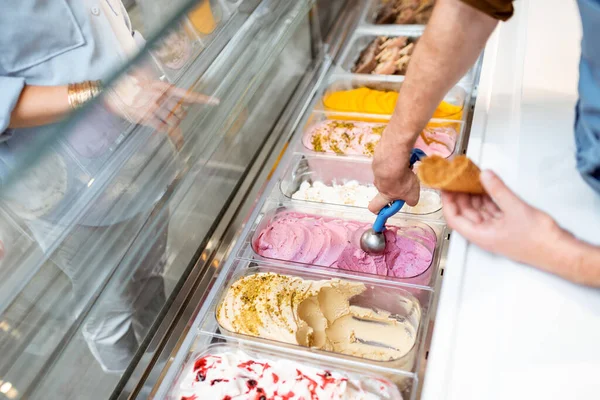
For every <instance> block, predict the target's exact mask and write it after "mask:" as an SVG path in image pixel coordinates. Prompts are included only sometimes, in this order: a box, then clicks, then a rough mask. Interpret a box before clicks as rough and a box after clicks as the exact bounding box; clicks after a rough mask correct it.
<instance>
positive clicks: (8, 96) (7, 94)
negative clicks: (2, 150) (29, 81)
mask: <svg viewBox="0 0 600 400" xmlns="http://www.w3.org/2000/svg"><path fill="white" fill-rule="evenodd" d="M23 87H25V78H13V77H9V76H0V142H3V141H4V140H6V139H7V138H8V137H10V133H9V132H7V129H8V125H9V124H10V115H11V114H12V111H13V110H14V108H15V106H16V105H17V101H18V100H19V97H20V96H21V91H23Z"/></svg>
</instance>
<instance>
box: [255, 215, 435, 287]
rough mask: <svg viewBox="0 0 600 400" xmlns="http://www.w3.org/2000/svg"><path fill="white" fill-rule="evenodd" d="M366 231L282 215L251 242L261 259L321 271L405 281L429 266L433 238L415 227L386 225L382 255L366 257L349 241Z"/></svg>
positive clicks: (346, 224)
mask: <svg viewBox="0 0 600 400" xmlns="http://www.w3.org/2000/svg"><path fill="white" fill-rule="evenodd" d="M370 227H371V225H370V224H365V223H364V222H356V221H347V220H343V219H334V218H326V217H320V216H317V215H309V214H301V213H294V212H289V213H282V214H279V215H277V216H276V217H274V218H273V219H272V220H271V221H269V223H268V225H267V226H266V227H265V228H264V229H263V230H262V231H260V232H258V234H257V236H256V237H255V240H254V243H253V246H254V249H255V251H256V252H257V253H258V254H260V255H261V256H263V257H267V258H273V259H278V260H285V261H294V262H300V263H304V264H312V265H318V266H323V267H332V268H340V269H344V270H350V271H357V272H364V273H370V274H377V275H383V276H393V277H397V278H411V277H415V276H417V275H421V274H422V273H423V272H425V271H426V270H427V269H428V268H429V266H430V265H431V261H432V259H433V252H434V249H435V244H436V236H435V234H434V233H433V231H431V230H430V229H427V228H423V227H419V226H408V227H397V226H388V227H387V230H386V231H385V238H386V250H385V253H384V254H382V255H374V254H368V253H365V252H364V251H362V250H361V249H360V248H359V247H358V241H357V240H356V239H355V238H356V237H357V233H358V236H360V234H361V233H362V232H364V231H365V230H366V229H369V228H370Z"/></svg>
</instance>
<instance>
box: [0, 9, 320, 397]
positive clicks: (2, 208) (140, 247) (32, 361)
mask: <svg viewBox="0 0 600 400" xmlns="http://www.w3.org/2000/svg"><path fill="white" fill-rule="evenodd" d="M104 1H105V3H104V2H103V3H102V7H100V9H99V10H96V9H95V8H93V9H92V10H87V9H86V10H83V9H82V7H80V6H70V7H72V8H73V10H72V11H73V14H74V15H75V16H76V19H77V18H82V19H83V20H84V21H83V22H85V19H86V18H87V19H89V18H91V17H90V16H86V17H85V18H84V17H81V15H82V13H83V12H84V11H85V12H86V13H88V14H89V15H91V16H94V17H96V16H98V17H102V16H107V18H106V20H103V22H106V23H108V24H116V22H115V21H119V23H120V24H121V25H118V26H116V27H115V26H112V25H111V26H109V25H107V26H103V27H101V28H102V29H112V30H114V31H115V35H116V34H117V33H118V32H117V31H118V30H119V29H121V30H123V29H125V32H130V30H129V28H128V24H129V19H127V18H124V16H125V9H124V8H122V7H121V3H120V1H119V0H104ZM164 4H165V2H160V1H158V0H143V1H139V0H138V1H137V2H136V3H133V2H128V4H127V8H128V11H129V15H130V19H131V25H132V27H133V29H134V30H136V31H138V32H142V33H143V34H144V36H145V37H147V38H149V40H148V42H147V43H148V44H147V47H144V50H143V51H141V52H140V54H139V55H137V56H136V60H135V62H134V63H132V64H130V65H129V66H127V67H126V68H124V69H123V71H121V73H120V74H118V75H116V77H115V78H113V79H106V80H105V82H109V83H108V84H106V85H104V86H105V89H104V90H103V92H102V94H101V95H100V96H99V98H98V99H96V100H95V101H94V102H92V103H90V104H87V105H86V106H85V107H83V108H82V110H80V111H78V112H77V113H75V115H74V116H73V117H72V118H70V119H69V120H68V121H65V122H61V123H58V124H52V125H46V126H41V127H36V128H28V129H11V130H7V131H6V132H5V135H4V137H6V136H8V134H12V137H10V138H9V139H8V140H6V141H4V142H2V143H0V147H1V149H0V161H2V162H1V163H0V164H1V165H0V166H1V167H2V169H0V173H1V177H2V183H3V186H2V193H1V199H0V200H1V202H0V224H1V225H0V234H1V235H2V236H1V237H0V240H1V241H2V242H3V244H4V258H3V260H2V261H1V262H0V352H2V354H3V356H2V357H1V358H0V381H1V382H0V398H9V399H13V398H28V399H46V398H61V399H82V398H85V399H96V398H97V399H106V398H108V397H109V396H110V395H111V393H113V391H114V390H115V387H116V386H117V384H118V382H119V380H120V379H121V378H123V379H125V378H126V376H124V374H126V371H127V369H128V368H131V366H132V365H133V364H135V362H137V361H139V359H140V358H141V357H144V353H145V354H146V355H147V354H150V353H152V352H153V350H154V349H147V348H146V346H147V345H146V344H145V342H144V341H145V339H146V338H147V337H148V336H149V334H151V333H152V328H153V326H155V325H156V323H157V322H158V321H159V320H160V317H161V312H163V311H164V310H163V308H164V306H165V304H167V303H168V299H169V298H170V297H171V296H172V295H173V294H174V293H173V291H174V289H175V288H176V286H177V285H178V283H179V282H181V281H182V279H185V277H186V276H187V274H188V273H189V269H190V265H191V262H192V261H193V260H194V258H195V257H197V256H198V255H197V253H198V250H199V249H201V248H202V246H203V244H205V243H203V242H204V240H205V237H207V235H208V234H209V233H210V232H211V230H212V229H213V227H214V226H215V224H216V223H217V222H218V221H219V219H220V216H221V214H222V212H223V211H224V209H225V208H226V207H227V204H228V201H229V198H230V197H231V196H232V195H233V194H234V193H235V191H236V189H237V185H238V184H239V182H240V181H241V179H243V177H244V176H245V174H246V172H247V170H248V169H249V168H250V166H251V165H252V162H253V160H254V157H255V155H256V153H257V152H258V150H259V149H260V148H261V146H262V144H263V143H264V141H265V140H266V138H267V137H268V135H269V133H270V131H271V129H272V127H273V126H274V125H275V123H276V121H277V119H278V118H279V116H280V113H281V112H282V110H283V109H284V107H285V105H286V103H287V101H288V100H289V99H290V97H291V96H292V95H293V94H294V91H295V90H296V86H297V84H298V82H299V81H300V80H301V78H302V76H303V75H304V73H305V72H306V70H307V69H308V66H309V64H310V63H311V62H313V61H315V60H313V59H312V55H311V51H312V49H313V48H315V47H316V48H318V47H319V46H314V44H313V43H311V40H313V39H314V36H313V35H311V32H310V24H309V22H308V11H309V9H310V7H311V4H312V2H311V1H308V0H306V1H297V2H280V1H268V0H265V1H233V2H232V1H225V0H216V1H212V0H211V1H208V0H200V1H193V2H191V1H183V0H179V1H176V2H170V3H168V4H169V6H168V7H165V6H164ZM117 5H118V6H119V7H121V8H116V6H117ZM107 7H108V8H107ZM157 7H159V8H158V9H160V10H161V11H160V13H158V12H157V11H156V10H157ZM80 8H81V9H80ZM165 8H166V9H165ZM96 11H98V13H99V15H95V14H96ZM112 11H115V14H114V17H115V18H113V16H112V15H111V16H110V18H109V16H108V15H107V14H105V13H108V12H112ZM157 15H160V18H158V17H157ZM117 17H118V18H117ZM78 22H79V23H80V25H82V21H79V20H78ZM88 22H89V21H88ZM82 26H83V28H82V32H84V33H85V32H86V29H84V28H85V26H84V25H82ZM94 26H96V25H94ZM136 35H138V34H137V33H136V34H134V35H133V36H132V37H128V38H127V40H126V41H125V42H126V43H124V44H123V43H121V44H123V47H124V48H125V47H127V46H132V47H134V46H137V47H134V49H133V50H132V52H131V54H134V53H136V52H138V51H139V50H137V49H138V48H140V47H139V46H143V43H142V42H141V41H140V42H136V43H134V42H133V41H130V40H129V39H132V38H136ZM126 36H127V35H126ZM139 37H141V35H139ZM98 41H102V40H101V39H98ZM88 42H89V41H88ZM86 43H87V42H86ZM86 46H87V44H84V45H83V47H84V48H85V47H86ZM105 50H106V49H105ZM66 53H69V51H67V52H66ZM73 57H74V59H75V58H77V57H75V55H74V56H73ZM125 59H126V58H124V59H123V60H125ZM55 61H56V60H55ZM123 62H124V61H120V63H121V64H122V63H123ZM117 64H118V63H117ZM40 65H41V66H46V64H44V62H41V64H40ZM75 66H76V65H72V67H75ZM63 67H64V66H63ZM117 67H118V65H114V68H113V69H115V68H117ZM73 69H76V68H73ZM93 78H95V77H93ZM64 79H65V80H64V82H57V83H52V82H50V80H47V81H41V82H40V83H39V84H40V85H41V84H46V85H51V84H66V83H70V82H71V80H69V79H76V80H75V82H76V81H81V80H87V79H92V77H90V78H88V77H83V78H79V76H78V75H77V76H75V77H69V76H66V77H64ZM217 103H218V104H217ZM4 389H6V390H4Z"/></svg>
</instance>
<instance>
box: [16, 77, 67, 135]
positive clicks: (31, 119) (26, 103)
mask: <svg viewBox="0 0 600 400" xmlns="http://www.w3.org/2000/svg"><path fill="white" fill-rule="evenodd" d="M69 111H71V107H70V106H69V99H68V88H67V86H66V85H65V86H31V85H27V86H25V87H24V88H23V91H22V92H21V96H20V97H19V101H18V102H17V104H16V106H15V108H14V109H13V111H12V113H11V116H10V124H9V127H10V128H30V127H34V126H40V125H47V124H51V123H54V122H57V121H59V120H60V119H62V118H63V117H64V116H65V115H66V114H67V113H68V112H69Z"/></svg>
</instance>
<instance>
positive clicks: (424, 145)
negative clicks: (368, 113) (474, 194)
mask: <svg viewBox="0 0 600 400" xmlns="http://www.w3.org/2000/svg"><path fill="white" fill-rule="evenodd" d="M456 125H457V124H456V123H446V124H442V123H435V124H430V125H428V126H427V127H426V128H425V130H424V131H423V132H421V134H420V135H419V137H418V138H417V142H416V144H415V147H416V148H418V149H421V150H423V151H424V152H425V154H427V155H439V156H440V157H449V156H450V155H451V154H452V152H454V147H455V146H456V139H457V138H458V132H457V131H456ZM385 127H386V124H383V123H374V122H354V121H339V120H326V121H322V122H319V123H317V124H315V125H313V126H312V127H310V128H309V129H308V130H307V132H306V133H305V134H304V137H303V138H302V143H303V144H304V146H305V147H306V148H307V149H310V150H313V151H316V152H323V153H335V154H339V155H363V156H367V157H373V154H374V152H375V146H376V145H377V143H379V140H380V139H381V134H382V133H383V131H384V129H385Z"/></svg>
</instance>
